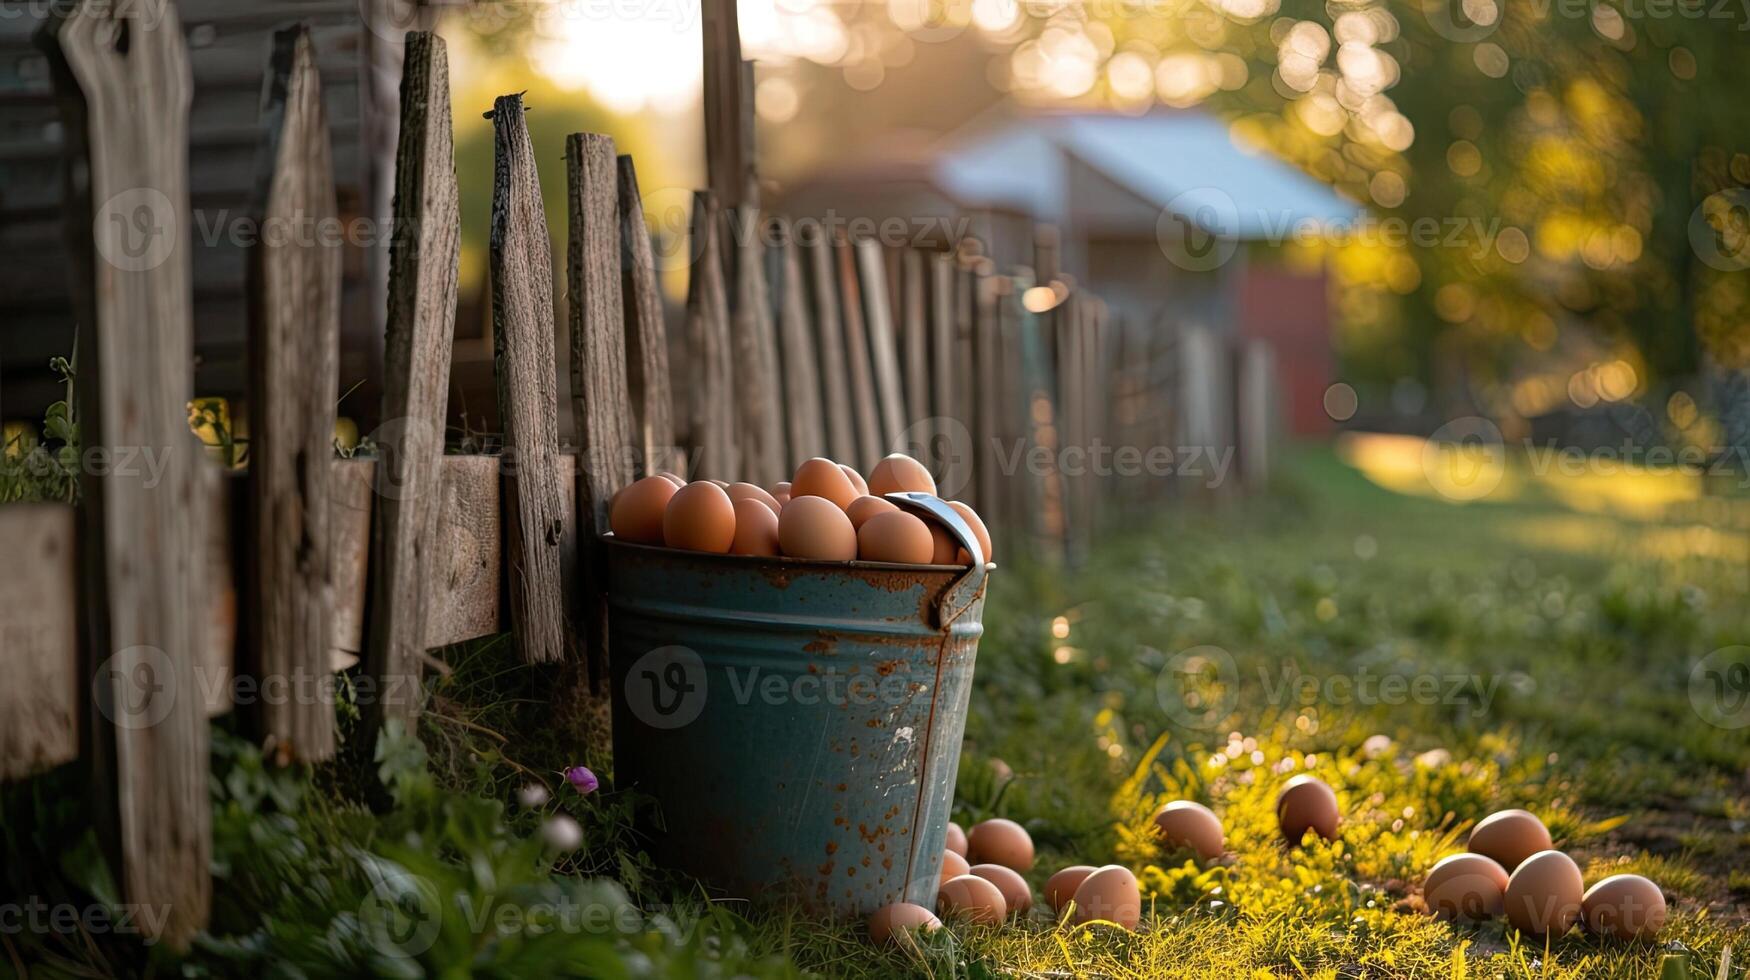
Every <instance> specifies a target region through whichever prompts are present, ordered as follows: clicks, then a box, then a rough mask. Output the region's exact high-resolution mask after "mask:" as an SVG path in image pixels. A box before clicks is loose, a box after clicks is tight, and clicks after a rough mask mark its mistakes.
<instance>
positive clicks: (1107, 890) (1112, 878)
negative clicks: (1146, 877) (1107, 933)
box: [1074, 864, 1142, 929]
mask: <svg viewBox="0 0 1750 980" xmlns="http://www.w3.org/2000/svg"><path fill="white" fill-rule="evenodd" d="M1074 901H1075V903H1076V910H1075V921H1076V924H1077V925H1080V924H1082V923H1084V922H1092V921H1094V920H1096V919H1100V920H1104V921H1107V922H1116V923H1118V924H1119V925H1121V926H1123V927H1124V928H1126V929H1135V928H1136V925H1137V923H1139V922H1141V921H1142V891H1141V890H1140V889H1139V888H1138V887H1137V884H1136V876H1135V875H1133V874H1131V873H1130V869H1129V868H1126V867H1124V866H1123V865H1120V864H1108V865H1106V866H1105V867H1103V868H1098V869H1096V870H1095V871H1094V873H1093V874H1090V875H1088V876H1087V877H1086V878H1083V879H1082V883H1081V884H1080V885H1077V886H1076V893H1075V899H1074Z"/></svg>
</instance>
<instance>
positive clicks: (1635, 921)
mask: <svg viewBox="0 0 1750 980" xmlns="http://www.w3.org/2000/svg"><path fill="white" fill-rule="evenodd" d="M1580 915H1581V916H1582V917H1583V918H1584V919H1585V921H1586V928H1587V929H1589V930H1591V931H1592V932H1595V933H1597V934H1598V935H1600V936H1615V937H1616V938H1618V939H1627V940H1636V939H1652V938H1653V937H1654V936H1657V935H1658V934H1659V930H1660V929H1663V928H1664V927H1665V893H1664V892H1662V891H1660V890H1659V886H1658V885H1655V884H1653V883H1652V882H1651V881H1649V880H1647V879H1646V878H1643V877H1641V876H1640V875H1611V876H1610V877H1608V878H1605V879H1604V880H1602V881H1600V882H1598V883H1597V884H1595V885H1593V886H1592V887H1591V888H1588V889H1586V894H1585V895H1583V896H1581V898H1580Z"/></svg>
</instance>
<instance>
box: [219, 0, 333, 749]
mask: <svg viewBox="0 0 1750 980" xmlns="http://www.w3.org/2000/svg"><path fill="white" fill-rule="evenodd" d="M261 118H262V129H263V131H262V139H263V143H262V147H261V154H260V160H259V163H258V167H259V169H258V173H257V175H256V191H255V194H256V199H255V204H254V206H253V211H254V214H255V216H256V219H257V221H258V222H259V224H258V227H259V228H261V229H262V232H263V233H262V235H261V236H260V237H259V239H258V240H257V242H256V243H255V244H254V246H253V247H252V248H251V249H250V255H249V277H248V283H249V291H250V304H249V310H250V343H249V373H250V382H251V385H250V390H251V394H250V399H249V420H250V425H249V433H250V445H249V456H250V461H249V483H250V492H249V537H248V540H249V543H250V545H251V548H250V553H251V555H252V558H253V560H252V561H250V562H249V564H248V567H247V569H246V570H245V571H246V573H247V581H248V584H247V586H246V589H245V593H244V601H243V614H244V616H245V621H246V624H247V626H246V629H245V633H246V635H247V637H248V641H247V643H246V644H245V647H244V649H245V650H246V651H247V652H248V653H249V658H248V660H247V661H246V662H245V664H244V665H243V670H244V671H245V672H246V673H252V674H254V675H255V676H256V678H257V680H258V681H259V682H260V683H262V684H268V683H270V682H272V683H283V684H286V685H287V688H286V689H287V690H289V691H292V692H300V691H310V690H314V687H313V685H315V684H319V683H324V682H325V681H326V679H327V677H328V673H329V655H328V650H329V642H330V639H331V638H332V636H333V625H332V622H333V615H334V565H335V556H334V555H333V554H332V553H331V552H330V551H329V546H330V544H331V542H330V540H329V532H328V524H329V520H330V519H331V513H330V512H331V510H332V502H331V500H330V497H331V495H332V492H333V491H332V487H331V485H330V480H329V476H330V472H329V468H328V467H327V466H323V465H321V464H320V461H321V460H325V459H328V458H329V457H331V456H332V455H333V454H334V419H335V412H336V409H335V405H336V402H337V400H338V398H339V391H338V386H337V379H336V373H337V365H338V362H339V359H340V347H339V345H340V277H341V270H340V263H341V251H340V241H339V239H338V238H335V239H325V235H324V233H323V232H322V229H323V227H324V225H325V223H329V222H333V221H335V220H336V214H337V212H338V209H339V205H338V203H337V201H336V199H335V193H334V167H333V165H332V163H331V160H330V153H329V147H328V125H327V122H326V120H325V117H324V114H323V111H322V93H321V80H320V78H319V76H318V75H317V72H316V64H315V54H314V49H313V48H312V46H311V41H310V31H309V28H307V27H305V26H302V25H298V26H294V27H288V28H285V29H283V30H280V31H278V32H277V33H276V34H275V35H274V39H273V49H272V51H271V53H270V56H269V62H268V73H267V78H266V88H265V91H264V92H263V95H262V107H261ZM306 222H307V223H308V227H309V228H314V229H317V231H316V233H315V234H310V233H308V232H306V231H303V230H300V229H302V228H304V227H306V226H305V224H304V223H306ZM258 714H259V718H258V719H257V720H258V723H259V725H260V727H261V730H262V731H263V733H264V734H265V735H266V736H267V737H268V739H269V740H270V744H272V745H273V746H274V747H275V749H276V752H277V754H278V755H279V756H280V757H281V758H282V759H296V760H301V761H306V762H314V761H320V760H322V759H326V758H328V757H329V756H331V755H333V754H334V710H333V707H332V706H331V705H330V704H329V703H328V702H327V700H326V699H322V698H316V697H310V696H301V695H297V694H294V695H293V696H291V697H281V698H273V697H267V698H262V699H261V701H260V710H259V712H258Z"/></svg>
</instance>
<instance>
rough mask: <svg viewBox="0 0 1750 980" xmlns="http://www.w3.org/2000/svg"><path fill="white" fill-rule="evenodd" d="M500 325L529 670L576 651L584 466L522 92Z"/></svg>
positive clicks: (511, 164)
mask: <svg viewBox="0 0 1750 980" xmlns="http://www.w3.org/2000/svg"><path fill="white" fill-rule="evenodd" d="M492 129H493V139H494V150H495V153H494V168H493V177H494V179H493V187H492V234H491V247H490V253H491V271H492V326H493V338H492V339H493V354H494V362H495V368H496V376H497V381H498V410H499V419H500V421H501V422H502V424H503V426H504V463H505V487H504V535H505V561H506V563H507V564H508V566H509V571H508V576H509V580H510V585H509V594H510V622H511V632H512V633H514V634H515V636H516V643H517V648H518V650H520V651H521V654H522V657H523V659H524V660H525V661H527V662H529V663H543V662H548V661H557V660H563V659H565V657H566V655H567V653H568V652H569V651H570V649H571V647H572V634H571V629H570V620H569V617H568V616H567V614H566V605H567V604H566V601H565V582H566V579H567V578H568V575H567V573H566V571H565V569H566V568H567V567H568V566H569V565H570V564H571V562H572V561H573V560H574V559H575V557H576V556H575V549H576V542H575V539H574V536H573V535H574V526H573V524H574V522H573V515H572V500H571V496H570V493H571V487H570V486H568V485H567V483H566V474H567V471H569V470H571V469H572V468H573V466H574V465H575V464H574V463H573V462H572V461H571V460H570V459H568V458H567V457H566V456H564V455H563V454H562V453H560V451H559V393H558V376H557V367H556V361H555V360H554V351H553V326H554V321H553V262H552V246H551V243H550V241H549V239H548V237H547V218H546V215H545V214H543V213H542V210H541V182H540V177H539V175H538V174H537V173H536V170H535V157H534V148H533V146H532V145H531V144H530V141H529V128H528V123H527V121H526V120H525V119H524V118H523V100H522V96H520V95H504V96H500V97H499V98H498V100H497V101H496V102H495V103H494V105H493V110H492Z"/></svg>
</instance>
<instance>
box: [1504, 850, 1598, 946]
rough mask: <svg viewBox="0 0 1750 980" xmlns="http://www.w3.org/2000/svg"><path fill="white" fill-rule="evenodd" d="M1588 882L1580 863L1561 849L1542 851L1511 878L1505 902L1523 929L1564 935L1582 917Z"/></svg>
mask: <svg viewBox="0 0 1750 980" xmlns="http://www.w3.org/2000/svg"><path fill="white" fill-rule="evenodd" d="M1585 891H1586V882H1585V880H1584V879H1583V878H1581V877H1580V866H1579V865H1577V864H1575V863H1574V859H1573V858H1571V857H1568V856H1567V855H1566V854H1563V853H1562V852H1561V851H1538V852H1537V853H1536V854H1533V855H1532V856H1530V857H1528V858H1526V859H1525V860H1524V861H1522V862H1520V864H1519V867H1518V868H1516V869H1515V870H1514V871H1513V874H1512V875H1510V876H1508V878H1507V891H1506V893H1505V894H1504V895H1503V896H1502V899H1501V901H1502V905H1503V906H1505V908H1506V910H1507V921H1508V922H1511V923H1513V928H1515V929H1518V930H1519V931H1520V932H1528V933H1532V934H1533V935H1538V936H1542V935H1550V936H1560V935H1562V934H1563V933H1566V932H1567V931H1568V929H1569V928H1571V927H1572V926H1573V924H1574V921H1575V920H1576V919H1578V918H1580V902H1581V901H1582V900H1583V899H1584V898H1585Z"/></svg>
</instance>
